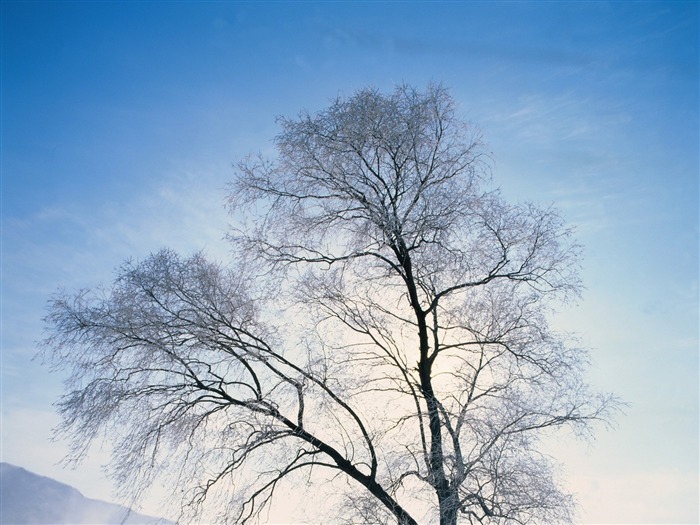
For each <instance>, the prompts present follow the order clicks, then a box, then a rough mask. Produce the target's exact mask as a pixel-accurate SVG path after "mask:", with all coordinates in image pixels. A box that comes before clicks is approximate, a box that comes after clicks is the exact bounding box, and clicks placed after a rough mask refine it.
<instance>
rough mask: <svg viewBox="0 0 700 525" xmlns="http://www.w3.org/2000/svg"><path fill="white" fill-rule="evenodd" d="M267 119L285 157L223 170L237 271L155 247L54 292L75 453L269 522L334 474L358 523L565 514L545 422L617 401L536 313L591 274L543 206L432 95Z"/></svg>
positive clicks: (367, 94)
mask: <svg viewBox="0 0 700 525" xmlns="http://www.w3.org/2000/svg"><path fill="white" fill-rule="evenodd" d="M280 124H281V128H282V131H281V133H280V134H279V135H278V136H277V138H276V146H277V149H278V153H279V154H278V156H277V158H275V159H273V160H268V159H265V158H262V157H257V158H250V159H248V160H246V161H244V162H243V163H241V164H240V165H239V170H238V176H237V178H236V180H235V181H234V182H233V184H232V187H231V195H230V201H229V202H230V205H231V211H232V214H233V215H234V216H235V217H236V218H237V219H238V220H239V221H240V222H239V224H241V227H240V228H238V229H237V230H236V231H233V232H232V233H231V234H230V240H231V242H232V243H233V246H234V247H235V252H236V256H235V257H234V261H233V262H232V263H231V264H230V265H228V266H221V265H218V264H214V263H212V262H209V261H207V260H206V259H205V258H204V257H203V256H202V255H201V254H198V255H195V256H193V257H190V258H182V257H180V256H178V255H177V254H175V253H173V252H171V251H168V250H163V251H161V252H158V253H156V254H154V255H152V256H151V257H149V258H148V259H146V260H144V261H142V262H139V263H131V262H130V263H127V264H125V265H124V266H123V267H122V268H121V269H120V271H119V274H118V277H117V279H116V281H115V282H114V284H113V286H112V288H111V289H110V290H106V291H82V292H79V293H77V294H73V295H65V294H64V295H61V296H58V297H55V298H54V299H53V300H52V301H51V303H50V312H49V315H48V317H47V321H48V326H49V329H50V336H49V337H48V338H47V339H46V341H45V342H44V352H45V355H46V356H47V357H48V358H49V360H50V361H52V362H53V363H54V364H55V365H57V366H65V367H67V368H68V369H69V370H70V371H71V375H70V379H69V380H68V393H67V394H66V395H65V397H64V398H63V399H62V400H61V401H60V402H59V404H58V406H59V410H60V412H61V414H62V416H63V423H62V426H61V428H60V429H59V430H60V431H63V432H65V433H67V434H68V435H69V436H72V437H73V442H74V443H75V448H74V450H73V455H72V458H73V459H76V460H77V459H80V458H81V457H82V456H83V455H84V454H85V453H86V450H87V446H88V444H89V443H90V442H91V441H92V440H93V439H94V438H95V437H97V436H99V435H106V436H108V437H109V440H110V441H111V442H113V443H114V449H113V450H114V453H113V454H114V461H113V463H112V472H113V474H114V477H115V478H116V479H117V481H119V482H120V483H121V484H122V486H124V487H127V488H128V489H130V490H132V491H135V492H138V491H139V490H140V488H142V487H144V486H146V485H148V483H150V481H151V480H152V479H153V478H154V477H155V476H157V475H159V474H165V473H168V472H169V473H171V474H172V473H176V481H175V483H176V484H177V486H178V491H177V492H176V496H177V498H180V499H181V501H182V503H183V505H182V508H183V515H182V516H183V519H187V520H189V519H193V517H194V516H197V515H199V513H200V512H201V511H202V509H203V508H204V507H205V504H206V503H207V502H210V503H213V505H214V506H215V507H216V508H217V509H219V511H220V514H218V515H217V516H216V518H215V519H216V520H217V521H222V522H223V521H225V522H233V523H246V522H249V521H251V520H256V519H258V520H259V519H264V516H265V514H264V511H265V509H266V508H267V507H268V506H269V504H270V502H271V501H272V498H273V496H275V494H276V490H278V488H279V487H280V486H283V485H284V483H285V482H287V481H289V480H296V481H295V482H300V480H306V481H307V482H309V483H313V481H314V480H316V479H318V478H319V476H323V474H320V473H323V472H325V473H327V475H326V478H325V479H326V481H329V480H330V481H329V482H331V483H334V485H332V486H333V487H334V490H336V491H338V492H341V491H344V492H345V493H346V498H345V501H346V503H347V504H346V505H345V506H344V507H343V509H344V510H343V511H342V512H343V514H339V516H337V518H338V519H340V516H341V515H342V516H344V519H345V520H346V521H347V522H350V523H380V522H387V521H389V522H391V521H393V522H398V523H400V524H415V523H417V522H419V521H420V522H439V523H440V524H441V525H443V524H444V525H448V524H456V523H458V522H465V523H530V522H541V523H555V522H556V523H563V522H569V521H571V519H572V514H571V511H572V498H571V497H570V496H569V495H567V494H565V493H564V492H562V490H561V489H560V488H559V486H558V484H557V481H556V476H555V475H554V471H553V468H552V465H551V463H550V460H549V458H548V457H546V456H545V455H544V454H542V453H541V452H540V451H539V445H540V437H541V436H542V435H543V434H545V433H546V432H548V431H549V430H550V429H554V428H556V427H570V428H573V429H574V430H576V431H577V432H579V433H582V434H585V433H586V432H588V431H589V429H590V424H591V422H593V421H594V420H596V419H605V418H606V417H607V416H608V415H609V412H610V410H612V409H614V407H615V401H614V399H613V398H612V397H610V396H606V395H601V394H597V393H595V392H591V391H590V389H589V388H588V387H587V385H586V383H585V381H584V378H583V372H584V369H585V365H586V353H585V351H584V350H582V349H580V348H576V347H574V346H572V345H571V340H570V339H569V338H567V336H565V335H561V334H557V333H555V332H554V331H553V330H552V329H551V328H550V326H549V324H548V319H549V317H550V315H551V313H552V311H553V310H552V309H553V307H555V306H556V305H558V304H561V303H562V302H566V301H568V300H571V299H573V298H576V297H577V294H578V292H579V288H580V283H579V280H578V277H577V268H578V258H579V250H578V247H577V245H576V244H575V243H574V242H573V241H572V240H571V233H570V231H569V230H568V229H567V228H566V227H565V225H564V224H563V223H562V220H561V219H560V217H559V216H558V215H557V213H556V211H555V210H553V209H551V208H540V207H537V206H534V205H531V204H517V205H512V204H508V203H506V202H505V201H504V200H503V199H502V197H501V196H500V194H499V193H498V191H487V190H485V189H484V187H485V184H486V183H487V182H488V177H487V174H488V169H487V168H488V164H487V162H485V159H486V158H485V157H484V150H483V146H482V144H481V141H480V137H479V135H478V133H477V132H476V131H475V129H474V128H472V127H470V126H469V125H467V124H466V123H464V122H463V121H462V120H460V119H459V117H458V116H457V113H456V111H455V108H454V105H453V101H452V99H451V98H450V96H449V94H448V93H447V92H446V90H445V89H443V88H442V87H440V86H429V87H428V88H427V89H426V90H425V91H423V92H421V91H417V90H414V89H412V88H411V87H408V86H403V87H399V88H397V89H396V90H395V91H394V92H393V93H391V94H389V95H383V94H381V93H379V92H377V91H375V90H363V91H359V92H358V93H356V94H354V95H353V96H351V97H350V98H347V99H338V100H336V101H335V102H334V103H332V105H331V106H330V107H329V108H328V109H327V110H325V111H322V112H319V113H317V114H307V113H304V114H302V115H300V116H299V117H298V118H296V119H281V120H280ZM302 474H303V475H304V476H306V477H303V476H302ZM349 513H350V514H349Z"/></svg>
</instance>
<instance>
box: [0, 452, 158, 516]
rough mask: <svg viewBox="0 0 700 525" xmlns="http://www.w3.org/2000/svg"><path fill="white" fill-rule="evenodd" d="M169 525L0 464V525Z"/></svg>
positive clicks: (50, 480)
mask: <svg viewBox="0 0 700 525" xmlns="http://www.w3.org/2000/svg"><path fill="white" fill-rule="evenodd" d="M122 523H123V524H124V525H136V524H144V525H145V524H148V525H156V524H158V525H171V522H168V521H166V520H162V519H159V518H153V517H150V516H144V515H142V514H137V513H135V512H133V511H131V510H130V509H128V508H127V507H123V506H121V505H115V504H113V503H107V502H104V501H100V500H96V499H90V498H86V497H85V496H83V495H82V494H81V493H80V492H79V491H78V490H76V489H74V488H73V487H71V486H70V485H66V484H64V483H59V482H58V481H55V480H53V479H51V478H47V477H44V476H39V475H37V474H34V473H32V472H29V471H28V470H25V469H23V468H20V467H16V466H14V465H10V464H9V463H0V525H23V524H44V525H64V524H76V525H77V524H92V525H112V524H114V525H117V524H122Z"/></svg>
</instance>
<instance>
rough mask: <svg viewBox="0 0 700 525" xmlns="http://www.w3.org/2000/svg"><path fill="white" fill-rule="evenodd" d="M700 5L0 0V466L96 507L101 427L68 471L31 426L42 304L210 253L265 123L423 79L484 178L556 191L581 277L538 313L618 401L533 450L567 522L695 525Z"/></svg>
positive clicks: (53, 384)
mask: <svg viewBox="0 0 700 525" xmlns="http://www.w3.org/2000/svg"><path fill="white" fill-rule="evenodd" d="M699 6H700V4H699V3H698V2H680V1H679V2H632V1H630V2H603V1H598V2H563V1H562V2H526V1H523V2H479V1H473V2H437V1H435V2H359V1H358V2H263V1H260V2H196V3H195V2H186V1H180V2H168V1H161V2H155V1H153V2H139V1H133V2H109V1H105V2H89V1H87V2H12V1H7V0H6V1H3V2H2V3H0V10H1V11H0V15H1V24H2V27H1V32H2V35H1V39H2V41H1V45H2V47H1V55H2V65H1V68H2V69H1V75H2V76H1V79H0V109H1V116H0V120H1V122H0V154H1V159H0V162H1V166H0V167H1V174H2V180H1V192H2V193H1V195H2V267H1V272H2V290H1V299H2V313H1V317H2V319H1V322H2V340H1V344H2V352H1V358H2V360H1V367H2V376H1V377H2V383H1V385H0V388H1V395H2V404H1V413H0V416H1V418H0V423H1V427H2V429H1V430H2V436H1V437H2V442H1V443H2V444H1V457H2V461H6V462H9V463H13V464H15V465H19V466H22V467H24V468H27V469H29V470H32V471H34V472H37V473H39V474H43V475H47V476H50V477H53V478H55V479H58V480H60V481H64V482H67V483H70V484H72V485H73V486H75V487H76V488H78V489H79V490H81V491H82V492H83V494H85V495H86V496H89V497H94V498H102V499H106V500H111V501H114V497H113V495H112V492H111V490H112V487H111V485H110V482H109V481H108V480H107V479H105V477H104V476H103V474H102V473H101V470H100V465H101V464H102V463H103V462H104V461H105V460H106V458H107V453H108V450H109V443H102V444H98V446H96V447H95V448H94V449H93V452H92V453H91V457H90V458H89V460H88V461H86V462H85V463H84V464H83V465H81V466H80V467H79V468H77V469H75V470H71V469H67V468H64V467H62V466H60V465H59V463H58V462H59V461H60V459H61V457H62V456H63V455H64V454H65V453H66V450H67V449H66V444H65V443H64V442H62V441H55V442H51V441H49V440H50V437H51V428H52V427H53V426H54V425H55V424H56V423H57V422H58V418H57V416H56V414H55V412H54V408H53V405H52V404H53V402H55V401H56V400H57V398H58V396H60V394H61V392H62V384H61V381H62V379H63V377H62V375H61V374H60V373H52V372H51V371H50V370H48V369H47V368H46V367H44V366H42V364H41V363H40V362H39V361H38V360H36V359H33V358H34V356H35V354H36V352H37V341H39V340H40V339H41V338H42V334H43V323H42V317H43V316H44V315H45V312H46V310H45V308H46V302H47V299H48V298H49V297H50V296H51V294H53V293H55V292H57V291H58V290H60V289H63V288H65V289H67V290H77V289H79V288H82V287H92V286H96V285H99V284H101V283H104V284H107V283H109V282H110V281H111V279H112V278H113V276H114V269H115V268H116V267H117V266H119V265H120V263H121V262H123V261H124V260H125V259H128V258H135V259H138V258H141V257H145V256H147V255H148V254H149V253H151V252H154V251H157V250H158V249H159V248H161V247H164V246H169V247H172V248H174V249H176V250H179V251H181V252H184V253H191V252H193V251H197V250H204V251H205V252H206V253H207V254H208V255H209V256H211V257H212V258H214V259H221V260H224V259H225V258H226V257H227V256H228V254H229V252H228V249H229V247H228V245H227V243H226V241H225V240H224V235H225V233H226V229H227V226H228V220H229V219H228V217H227V215H226V210H225V207H224V200H225V197H226V191H227V190H226V188H227V183H228V182H229V181H230V180H231V179H232V178H233V173H234V172H233V168H232V165H233V164H234V163H235V162H237V161H238V160H240V159H241V158H243V157H244V156H245V155H247V154H248V153H251V152H253V153H256V152H258V151H260V152H263V153H267V154H272V153H274V150H273V144H272V139H273V137H274V135H275V134H276V133H277V132H278V131H279V128H278V126H277V124H276V117H277V116H280V115H285V116H292V117H293V116H295V115H297V114H298V113H299V112H300V111H301V110H304V109H307V110H310V111H316V110H321V109H323V108H324V107H326V106H327V105H328V103H329V101H330V100H331V99H333V98H335V97H336V96H338V95H350V94H352V93H353V92H354V91H355V90H357V89H360V88H363V87H367V86H372V87H376V88H378V89H380V90H382V91H390V90H392V89H393V87H394V86H396V85H397V84H401V83H408V84H412V85H414V86H417V87H425V86H426V85H427V84H428V83H430V82H440V83H442V84H444V85H445V86H446V87H448V88H449V89H450V92H451V94H452V96H453V97H454V99H455V100H456V101H457V103H458V106H459V110H460V112H461V113H462V114H463V115H464V116H465V118H467V119H469V120H470V121H472V122H473V123H475V124H477V125H478V126H479V128H480V129H481V130H482V133H483V136H484V139H485V140H486V142H487V143H488V147H489V150H490V151H492V152H493V158H494V170H493V178H494V184H496V185H498V186H500V187H501V188H502V191H503V194H504V195H505V196H506V197H507V198H508V199H511V200H513V201H525V200H529V201H535V202H537V203H541V204H544V203H553V204H554V205H555V206H556V207H557V208H558V209H559V210H560V211H561V213H562V215H563V216H564V217H565V219H566V220H567V221H568V222H569V223H570V224H571V225H573V226H575V227H576V229H577V238H578V240H579V241H580V242H581V243H582V244H583V245H584V247H585V252H584V253H585V259H584V266H583V270H582V278H583V280H584V283H585V285H586V291H585V293H584V295H583V298H582V300H581V301H580V302H579V304H578V305H577V306H576V307H567V309H566V310H564V311H562V312H561V314H560V315H559V316H558V317H557V318H556V321H555V323H556V326H557V327H558V328H559V329H562V330H569V331H573V332H576V333H577V334H578V336H579V337H580V339H581V341H582V342H583V344H585V345H586V346H587V347H589V348H590V349H591V357H592V368H591V371H590V374H589V378H590V381H591V383H592V384H593V385H595V386H596V387H597V388H599V389H601V390H604V391H614V392H616V393H617V394H618V395H619V396H620V397H621V398H622V399H624V400H625V401H626V402H627V403H628V404H629V405H628V407H627V408H626V411H625V414H624V415H622V416H620V417H619V418H618V420H617V424H616V426H615V428H613V429H606V428H605V427H602V426H601V427H600V428H598V433H597V438H596V439H595V440H594V441H592V442H576V441H563V440H562V441H561V442H555V443H553V444H552V445H551V446H552V453H553V454H554V455H555V456H556V457H557V458H558V459H559V460H561V461H562V465H563V466H562V469H563V470H562V475H563V477H564V479H565V483H566V486H567V487H568V488H569V489H570V490H573V491H575V492H576V494H577V497H578V501H579V505H580V509H579V519H580V521H581V522H582V523H587V524H594V523H597V524H624V523H629V524H632V523H634V524H641V523H658V524H672V523H673V524H675V523H699V522H700V514H699V513H700V511H699V506H700V504H699V501H698V499H699V494H700V490H699V486H698V472H699V457H698V455H699V450H700V444H699V437H698V433H699V428H700V421H699V406H698V405H699V400H700V392H699V384H700V381H699V370H700V367H699V359H698V358H699V351H698V344H699V343H698V332H699V326H698V323H699V313H698V268H699V261H698V239H699V231H698V229H699V228H698V225H699V215H698V200H699V188H698V181H699V177H700V175H699V173H700V168H699V158H698V157H699V150H700V139H699V132H698V129H699V122H700V112H699V105H698V99H699V95H698V86H699V75H698V66H699V64H700V56H699V51H698V46H699V42H700V13H699ZM144 510H146V511H150V512H153V513H158V512H160V509H159V508H158V506H157V501H150V502H146V503H145V506H144ZM161 513H162V512H161Z"/></svg>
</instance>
